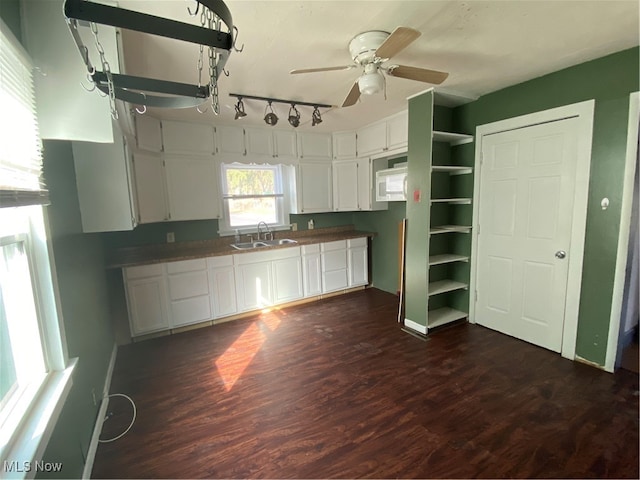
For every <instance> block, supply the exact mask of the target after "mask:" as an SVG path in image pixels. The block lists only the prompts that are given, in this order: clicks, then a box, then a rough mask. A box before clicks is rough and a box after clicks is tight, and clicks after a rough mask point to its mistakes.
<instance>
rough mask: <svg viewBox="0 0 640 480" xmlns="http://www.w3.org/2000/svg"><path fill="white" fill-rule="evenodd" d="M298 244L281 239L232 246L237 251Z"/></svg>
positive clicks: (287, 239) (288, 239) (233, 244)
mask: <svg viewBox="0 0 640 480" xmlns="http://www.w3.org/2000/svg"><path fill="white" fill-rule="evenodd" d="M293 243H298V242H296V241H295V240H291V239H290V238H279V239H277V240H260V241H257V242H243V243H232V244H231V246H232V247H233V248H235V249H236V250H253V249H254V248H260V247H273V246H277V245H287V244H293Z"/></svg>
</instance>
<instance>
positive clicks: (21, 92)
mask: <svg viewBox="0 0 640 480" xmlns="http://www.w3.org/2000/svg"><path fill="white" fill-rule="evenodd" d="M0 111H1V112H2V114H1V115H0V207H15V206H22V205H34V204H46V203H48V192H47V189H46V186H45V184H44V179H43V177H42V142H41V140H40V136H39V133H38V119H37V115H36V106H35V96H34V86H33V77H32V65H31V60H30V58H29V56H28V55H27V53H26V52H25V51H24V49H23V48H22V46H21V45H20V43H19V42H18V41H17V40H16V38H15V37H14V36H13V34H12V33H11V31H10V30H9V28H8V27H7V26H6V25H5V24H4V23H3V22H2V21H0Z"/></svg>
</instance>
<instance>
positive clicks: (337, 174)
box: [333, 160, 359, 212]
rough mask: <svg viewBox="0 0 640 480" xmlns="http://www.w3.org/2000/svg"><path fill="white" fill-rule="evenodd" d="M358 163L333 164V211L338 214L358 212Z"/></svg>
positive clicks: (352, 161) (343, 162) (351, 161)
mask: <svg viewBox="0 0 640 480" xmlns="http://www.w3.org/2000/svg"><path fill="white" fill-rule="evenodd" d="M358 187H359V182H358V161H357V160H350V161H342V162H335V163H334V164H333V209H334V210H335V211H338V212H344V211H346V212H352V211H355V210H358V197H359V194H358Z"/></svg>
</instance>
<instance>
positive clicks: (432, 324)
mask: <svg viewBox="0 0 640 480" xmlns="http://www.w3.org/2000/svg"><path fill="white" fill-rule="evenodd" d="M468 316H469V314H468V313H465V312H461V311H460V310H455V309H453V308H449V307H444V308H438V309H437V310H430V311H429V315H428V322H427V328H436V327H439V326H441V325H445V324H447V323H451V322H455V321H456V320H460V319H462V318H465V317H468Z"/></svg>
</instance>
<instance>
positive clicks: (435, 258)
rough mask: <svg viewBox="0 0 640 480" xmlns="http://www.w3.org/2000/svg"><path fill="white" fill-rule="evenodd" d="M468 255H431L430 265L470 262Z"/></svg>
mask: <svg viewBox="0 0 640 480" xmlns="http://www.w3.org/2000/svg"><path fill="white" fill-rule="evenodd" d="M468 261H469V257H468V256H467V255H456V254H453V253H445V254H442V255H431V256H430V257H429V265H442V264H444V263H453V262H468Z"/></svg>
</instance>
